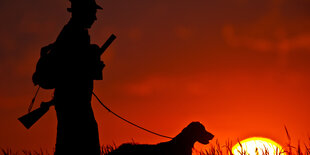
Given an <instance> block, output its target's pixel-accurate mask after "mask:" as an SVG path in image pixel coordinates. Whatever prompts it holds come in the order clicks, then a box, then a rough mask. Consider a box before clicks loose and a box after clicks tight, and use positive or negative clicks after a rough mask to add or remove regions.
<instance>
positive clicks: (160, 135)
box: [92, 92, 172, 139]
mask: <svg viewBox="0 0 310 155" xmlns="http://www.w3.org/2000/svg"><path fill="white" fill-rule="evenodd" d="M92 94H93V95H94V96H95V97H96V99H97V100H98V102H99V103H100V104H101V105H102V106H103V107H104V108H105V109H107V110H108V111H109V112H110V113H112V114H113V115H115V116H116V117H118V118H120V119H121V120H123V121H125V122H127V123H129V124H131V125H133V126H135V127H137V128H139V129H141V130H144V131H146V132H149V133H151V134H154V135H157V136H159V137H164V138H168V139H172V137H169V136H165V135H162V134H159V133H156V132H153V131H151V130H148V129H145V128H143V127H141V126H139V125H137V124H135V123H132V122H130V121H128V120H127V119H125V118H123V117H121V116H119V115H118V114H116V113H114V112H113V111H112V110H110V109H109V108H108V107H107V106H105V105H104V104H103V103H102V102H101V100H100V99H99V98H98V96H97V95H96V94H95V93H94V92H92Z"/></svg>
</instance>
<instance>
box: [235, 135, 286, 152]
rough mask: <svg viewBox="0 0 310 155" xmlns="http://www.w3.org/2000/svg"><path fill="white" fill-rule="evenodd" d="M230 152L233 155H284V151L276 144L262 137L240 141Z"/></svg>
mask: <svg viewBox="0 0 310 155" xmlns="http://www.w3.org/2000/svg"><path fill="white" fill-rule="evenodd" d="M232 152H233V154H235V155H238V154H250V155H252V154H259V155H262V154H270V155H279V154H284V151H283V149H282V147H281V145H279V144H278V143H276V142H274V141H272V140H270V139H268V138H262V137H252V138H248V139H245V140H242V141H240V143H237V144H236V145H235V146H233V148H232Z"/></svg>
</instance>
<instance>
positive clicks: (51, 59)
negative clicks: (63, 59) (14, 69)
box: [32, 44, 56, 89]
mask: <svg viewBox="0 0 310 155" xmlns="http://www.w3.org/2000/svg"><path fill="white" fill-rule="evenodd" d="M53 47H54V44H49V45H47V46H44V47H42V48H41V53H40V58H39V60H38V62H37V65H36V70H35V72H34V73H33V75H32V82H33V84H34V85H39V86H40V87H42V88H44V89H54V88H55V83H56V82H55V81H56V79H55V77H56V67H55V61H56V60H55V51H54V52H53Z"/></svg>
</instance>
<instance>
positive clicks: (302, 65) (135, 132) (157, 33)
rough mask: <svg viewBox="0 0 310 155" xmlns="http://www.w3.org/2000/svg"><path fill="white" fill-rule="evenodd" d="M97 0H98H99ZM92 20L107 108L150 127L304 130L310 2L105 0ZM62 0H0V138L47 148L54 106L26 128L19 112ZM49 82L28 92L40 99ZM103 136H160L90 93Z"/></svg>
mask: <svg viewBox="0 0 310 155" xmlns="http://www.w3.org/2000/svg"><path fill="white" fill-rule="evenodd" d="M97 1H98V0H97ZM98 3H99V4H100V5H101V6H103V11H101V12H99V13H98V21H97V22H96V23H95V24H94V25H93V27H92V29H91V30H90V35H91V38H92V42H93V43H96V44H100V45H101V44H102V43H103V42H104V41H105V40H106V39H107V38H108V36H109V35H110V34H111V33H114V34H115V35H116V36H117V39H116V40H115V42H114V43H113V44H112V46H111V47H110V48H109V49H108V51H107V52H106V53H105V55H104V56H103V57H102V59H103V60H104V61H105V63H106V65H107V67H106V68H105V70H104V80H103V81H96V82H95V92H96V94H97V95H98V96H100V97H101V98H102V100H103V101H104V103H105V104H106V105H107V106H108V107H110V108H111V109H112V110H114V111H115V112H116V113H118V114H120V115H122V116H124V117H126V118H128V119H129V120H131V121H133V122H136V123H138V124H139V125H142V126H143V127H146V128H148V129H151V130H154V131H156V132H160V133H162V134H165V135H168V136H175V135H177V134H178V133H179V132H180V131H181V130H182V129H183V128H184V127H185V126H186V125H187V124H189V123H190V122H191V121H200V122H202V123H203V124H204V125H205V126H206V128H207V130H209V131H210V132H212V133H213V134H214V135H215V136H216V138H218V139H219V140H220V141H222V142H224V141H225V140H228V139H232V140H236V139H237V138H239V139H243V138H246V137H250V136H264V137H267V138H271V139H273V140H275V141H276V142H279V143H280V144H284V143H285V142H287V138H286V134H285V130H284V125H286V126H287V128H288V130H289V132H290V134H291V137H292V139H293V140H294V141H297V140H302V141H303V140H306V138H305V137H308V136H309V135H310V133H309V132H310V130H309V128H310V123H309V122H310V113H309V110H310V104H309V101H310V98H309V93H310V81H309V79H310V69H309V68H310V61H309V60H310V29H309V27H310V21H309V18H310V11H309V10H310V8H309V7H310V2H309V1H306V0H298V1H291V0H255V1H253V0H235V1H229V0H227V1H206V0H195V1H187V0H169V1H164V0H159V1H151V0H144V1H141V0H130V1H122V0H113V1H112V0H105V1H104V2H102V1H98ZM67 7H69V2H68V1H67V2H65V1H63V0H53V1H41V0H33V1H31V2H28V3H25V2H24V1H17V0H2V1H1V2H0V17H1V19H2V24H1V26H0V34H1V38H0V73H1V76H0V81H1V83H0V92H1V93H0V103H1V104H0V123H1V129H0V147H5V148H6V147H10V148H17V149H21V148H29V149H32V148H34V149H37V148H40V147H42V148H52V147H53V146H54V144H55V141H56V115H55V110H54V109H53V108H52V109H51V110H50V111H49V112H48V114H46V116H44V117H43V118H42V119H41V120H40V121H39V122H38V123H37V124H35V126H33V127H32V128H31V129H30V130H26V129H25V128H24V127H23V126H22V125H21V124H20V123H19V122H18V121H17V118H18V117H20V116H21V115H23V114H25V113H26V111H27V108H28V105H29V103H30V101H31V99H32V97H33V95H34V92H35V89H36V88H35V87H34V86H33V85H32V82H31V76H32V74H33V72H34V69H35V64H36V62H37V60H38V58H39V51H40V48H41V47H42V46H45V45H47V44H49V43H52V42H53V41H54V40H55V39H56V37H57V35H58V34H59V32H60V30H61V29H62V27H63V26H64V25H65V24H66V23H67V21H68V20H69V18H70V14H69V13H68V12H66V8H67ZM51 94H52V92H51V91H42V92H40V94H39V97H38V99H37V103H36V106H38V105H39V104H38V102H39V101H46V100H49V99H50V98H51ZM93 108H94V112H95V116H96V119H97V122H98V125H99V132H100V140H101V144H112V143H113V142H115V143H116V144H117V145H119V144H121V143H124V142H130V141H132V139H134V140H135V141H136V142H139V143H157V142H161V141H166V139H163V138H160V137H156V136H153V135H150V134H148V133H145V132H144V131H141V130H139V129H136V128H134V127H132V126H130V125H128V124H126V123H124V122H122V121H121V120H119V119H117V118H115V117H114V116H113V115H111V114H110V113H108V112H107V111H106V110H105V109H103V108H102V107H100V105H99V104H98V102H97V101H96V100H93Z"/></svg>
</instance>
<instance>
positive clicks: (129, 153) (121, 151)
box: [108, 122, 214, 155]
mask: <svg viewBox="0 0 310 155" xmlns="http://www.w3.org/2000/svg"><path fill="white" fill-rule="evenodd" d="M213 137H214V135H213V134H211V133H209V132H208V131H206V129H205V127H204V126H203V125H202V124H201V123H200V122H192V123H190V124H189V125H188V126H187V127H186V128H184V129H183V130H182V132H181V133H180V134H178V135H177V136H176V137H174V138H173V139H172V140H170V141H168V142H162V143H158V144H155V145H148V144H129V143H126V144H122V145H121V146H120V147H119V148H117V149H115V150H114V151H112V152H110V153H108V155H192V148H193V146H194V143H195V142H199V143H202V144H209V141H210V140H212V139H213Z"/></svg>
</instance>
